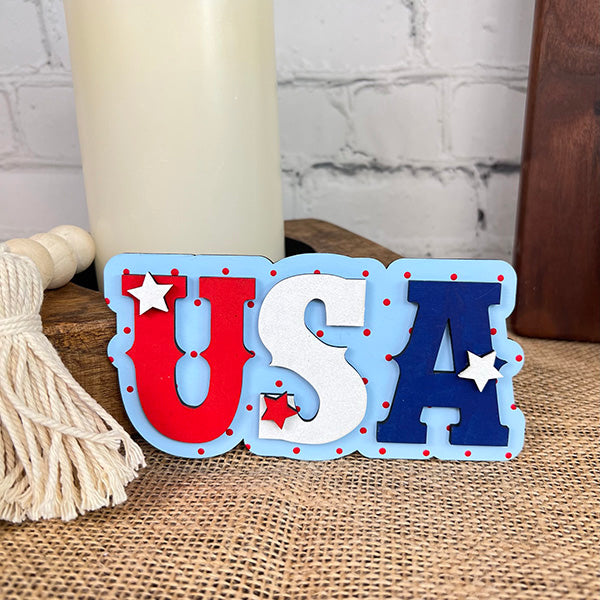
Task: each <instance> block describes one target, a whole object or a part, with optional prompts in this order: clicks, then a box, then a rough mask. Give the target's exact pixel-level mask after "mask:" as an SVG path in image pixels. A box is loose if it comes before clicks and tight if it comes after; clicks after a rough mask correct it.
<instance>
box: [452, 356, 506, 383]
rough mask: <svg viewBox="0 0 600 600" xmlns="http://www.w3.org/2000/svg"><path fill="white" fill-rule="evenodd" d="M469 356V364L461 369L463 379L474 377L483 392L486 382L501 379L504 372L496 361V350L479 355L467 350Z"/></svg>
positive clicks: (460, 374) (460, 375)
mask: <svg viewBox="0 0 600 600" xmlns="http://www.w3.org/2000/svg"><path fill="white" fill-rule="evenodd" d="M467 355H468V357H469V366H468V367H467V368H466V369H465V370H464V371H461V372H460V373H459V374H458V376H459V377H461V378H462V379H472V380H473V381H474V382H475V383H476V385H477V389H478V390H479V391H480V392H483V388H484V387H485V384H486V383H487V382H488V381H489V380H490V379H500V377H502V374H501V373H500V371H498V369H496V367H494V362H495V361H496V351H495V350H492V351H491V352H490V353H489V354H486V355H484V356H477V354H473V353H472V352H469V351H468V350H467Z"/></svg>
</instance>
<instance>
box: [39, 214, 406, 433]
mask: <svg viewBox="0 0 600 600" xmlns="http://www.w3.org/2000/svg"><path fill="white" fill-rule="evenodd" d="M285 233H286V237H288V238H291V240H296V241H298V242H301V243H303V244H306V245H308V246H310V247H311V248H312V249H313V250H314V251H316V252H331V253H334V254H346V255H348V256H353V257H363V256H364V257H371V258H376V259H378V260H380V261H381V262H382V263H384V264H385V265H388V264H389V263H390V262H392V261H394V260H396V259H397V258H400V257H399V256H398V255H397V254H395V253H393V252H392V251H391V250H388V249H387V248H384V247H383V246H380V245H378V244H375V243H374V242H371V241H369V240H367V239H365V238H363V237H360V236H358V235H355V234H353V233H351V232H349V231H347V230H345V229H342V228H341V227H337V226H336V225H332V224H331V223H326V222H324V221H318V220H316V219H299V220H295V221H287V222H286V224H285ZM291 245H292V246H293V244H291ZM42 321H43V323H44V333H45V334H46V335H47V336H48V338H49V339H50V341H51V342H52V344H53V346H54V347H55V348H56V349H57V350H58V353H59V355H60V357H61V358H62V360H63V362H64V363H65V365H66V366H67V368H68V369H69V370H70V371H71V373H72V374H73V376H74V377H75V379H76V380H77V381H78V382H79V383H80V384H81V385H82V386H83V387H84V388H85V389H86V390H87V391H88V392H89V393H90V394H91V395H92V396H93V397H94V398H95V399H96V400H97V401H98V402H99V403H100V404H101V405H102V406H103V407H104V408H105V409H106V410H108V412H109V413H110V414H111V415H113V416H114V417H115V418H116V419H117V420H118V421H119V422H120V423H121V424H122V425H123V426H124V427H125V428H126V429H127V431H129V432H130V433H132V432H133V427H132V425H131V424H130V423H129V419H128V418H127V416H126V414H125V410H124V408H123V403H122V401H121V394H120V392H119V386H118V378H117V370H116V369H115V368H114V367H113V366H112V365H111V363H110V361H109V360H108V357H107V354H106V348H107V346H108V342H109V341H110V339H111V338H112V337H113V335H114V334H115V314H114V313H113V312H112V311H111V310H110V309H109V308H108V307H107V306H106V303H105V302H104V298H103V297H102V294H100V292H96V291H92V290H88V289H86V288H83V287H80V286H77V285H74V284H73V283H69V284H68V285H66V286H65V287H63V288H60V289H58V290H49V291H46V293H45V294H44V304H43V306H42Z"/></svg>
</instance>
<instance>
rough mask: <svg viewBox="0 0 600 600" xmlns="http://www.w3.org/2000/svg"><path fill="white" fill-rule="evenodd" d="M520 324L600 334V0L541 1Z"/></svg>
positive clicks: (540, 333)
mask: <svg viewBox="0 0 600 600" xmlns="http://www.w3.org/2000/svg"><path fill="white" fill-rule="evenodd" d="M515 267H516V270H517V274H518V276H519V291H518V295H517V305H516V309H515V312H514V316H513V319H512V327H513V329H514V330H515V331H516V332H517V333H519V334H522V335H528V336H535V337H546V338H561V339H571V340H582V341H600V3H599V2H598V0H538V1H537V4H536V14H535V25H534V33H533V47H532V54H531V67H530V78H529V92H528V99H527V115H526V126H525V139H524V146H523V168H522V176H521V197H520V206H519V215H518V231H517V238H516V245H515Z"/></svg>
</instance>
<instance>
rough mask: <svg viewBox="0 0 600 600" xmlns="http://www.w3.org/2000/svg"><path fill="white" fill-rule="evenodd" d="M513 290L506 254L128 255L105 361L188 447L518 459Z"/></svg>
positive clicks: (114, 298) (108, 286)
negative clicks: (501, 257) (384, 260)
mask: <svg viewBox="0 0 600 600" xmlns="http://www.w3.org/2000/svg"><path fill="white" fill-rule="evenodd" d="M515 290H516V276H515V273H514V271H513V269H512V268H511V266H510V265H508V264H507V263H505V262H502V261H494V260H491V261H490V260H436V259H400V260H397V261H396V262H394V263H392V264H391V265H390V266H389V267H387V268H386V267H385V266H384V265H382V264H381V263H380V262H378V261H376V260H374V259H369V258H349V257H346V256H340V255H332V254H304V255H298V256H292V257H289V258H285V259H283V260H281V261H279V262H277V263H275V264H273V263H271V262H270V261H269V260H267V259H266V258H263V257H258V256H214V255H210V256H209V255H198V256H192V255H175V254H120V255H118V256H115V257H113V258H112V259H111V260H110V261H109V263H108V264H107V266H106V269H105V296H106V302H107V304H108V306H109V307H110V308H111V309H112V310H113V311H114V312H115V313H116V316H117V319H116V322H117V331H116V335H115V336H114V337H113V339H112V340H111V342H110V343H109V346H108V354H109V358H110V360H111V361H112V362H113V364H114V366H115V367H116V368H117V369H118V375H119V385H120V390H121V394H122V397H123V402H124V405H125V409H126V411H127V414H128V416H129V418H130V420H131V422H132V423H133V425H134V426H135V427H136V429H137V430H138V431H139V432H140V434H141V435H142V436H143V437H144V438H145V439H146V440H147V441H148V442H150V443H151V444H153V445H154V446H155V447H157V448H159V449H161V450H163V451H165V452H168V453H170V454H174V455H177V456H184V457H190V458H192V457H193V458H207V457H211V456H216V455H219V454H222V453H224V452H226V451H228V450H230V449H232V448H233V447H235V446H236V445H237V444H239V443H240V442H243V443H244V444H245V446H246V448H247V449H248V450H249V451H250V452H252V453H255V454H258V455H262V456H284V457H289V458H294V459H300V460H323V459H333V458H339V457H343V456H345V455H347V454H350V453H352V452H356V451H358V452H360V453H361V454H362V455H364V456H367V457H370V458H380V459H381V458H384V459H388V458H404V459H428V458H432V457H437V458H440V459H454V460H508V459H511V458H513V457H515V456H516V455H517V454H518V453H519V452H520V451H521V449H522V447H523V441H524V432H525V419H524V417H523V414H522V412H521V411H520V410H519V408H518V407H517V405H516V403H515V399H514V394H513V386H512V378H513V376H514V375H516V374H517V372H518V371H519V370H520V369H521V367H522V365H523V351H522V350H521V348H520V347H519V345H518V344H517V343H516V342H514V341H512V340H510V339H508V337H507V332H506V319H507V317H508V316H509V314H510V313H511V311H512V309H513V306H514V300H515Z"/></svg>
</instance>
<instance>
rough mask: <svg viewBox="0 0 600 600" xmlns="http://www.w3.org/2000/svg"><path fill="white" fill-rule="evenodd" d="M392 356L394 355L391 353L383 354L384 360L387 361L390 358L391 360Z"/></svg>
mask: <svg viewBox="0 0 600 600" xmlns="http://www.w3.org/2000/svg"><path fill="white" fill-rule="evenodd" d="M392 358H394V357H393V356H392V355H391V354H386V355H385V360H387V361H388V362H390V360H392Z"/></svg>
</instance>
